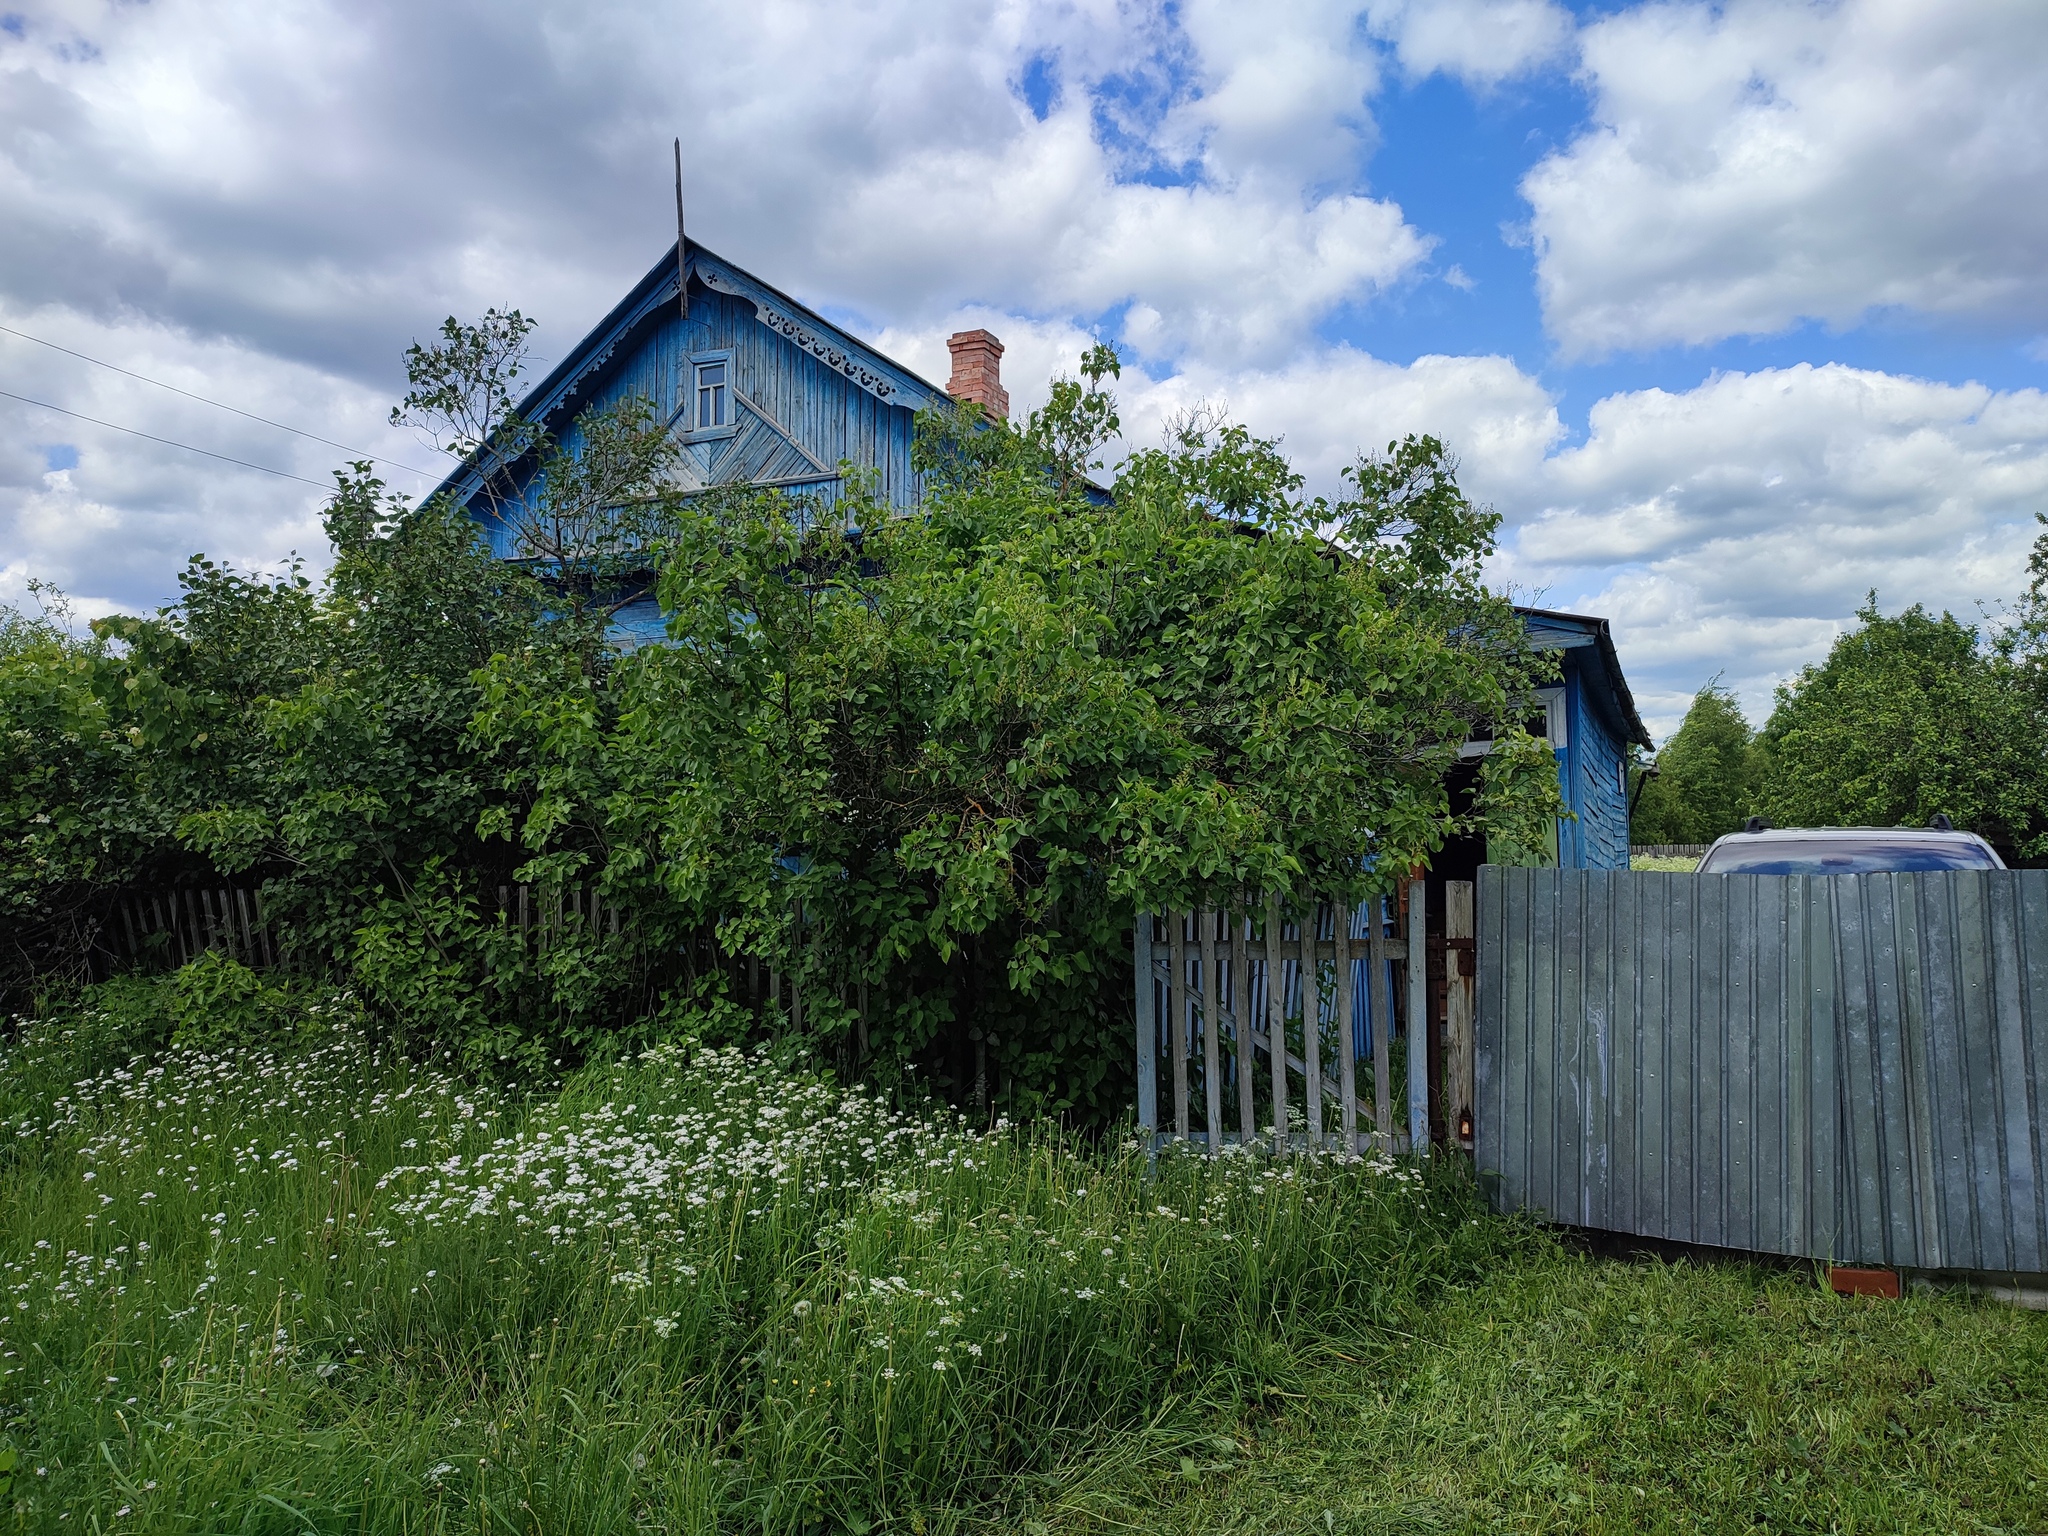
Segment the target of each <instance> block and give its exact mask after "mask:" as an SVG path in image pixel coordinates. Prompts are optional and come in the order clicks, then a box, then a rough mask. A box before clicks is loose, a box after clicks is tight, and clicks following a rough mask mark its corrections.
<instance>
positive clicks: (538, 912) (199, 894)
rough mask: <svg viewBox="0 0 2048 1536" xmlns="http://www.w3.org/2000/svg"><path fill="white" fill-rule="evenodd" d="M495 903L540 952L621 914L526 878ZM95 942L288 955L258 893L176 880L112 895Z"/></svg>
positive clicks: (145, 953) (160, 950)
mask: <svg viewBox="0 0 2048 1536" xmlns="http://www.w3.org/2000/svg"><path fill="white" fill-rule="evenodd" d="M497 897H498V910H499V911H500V912H502V913H504V914H505V917H506V919H507V921H508V922H509V923H510V924H511V926H513V927H514V928H517V929H518V930H519V931H520V932H521V933H522V934H527V935H529V936H531V938H532V940H533V942H534V944H535V946H536V948H537V950H538V951H539V952H541V953H545V952H546V951H547V950H549V949H551V948H553V947H554V945H555V943H556V942H557V941H558V939H559V938H560V936H561V935H562V934H564V933H566V932H568V931H569V930H570V928H571V927H572V925H573V926H579V927H583V928H585V929H586V930H596V931H599V932H606V933H611V934H617V933H618V932H619V929H620V926H621V923H622V915H621V913H620V910H619V908H618V906H617V905H616V904H614V903H607V902H605V901H604V900H603V899H602V898H601V897H599V895H598V894H597V892H596V891H591V890H569V891H564V892H561V893H559V894H558V895H555V896H553V897H543V896H541V895H540V894H539V893H537V892H536V891H535V890H534V888H533V887H532V886H528V885H501V886H499V887H498V888H497ZM101 942H102V944H103V945H105V946H106V947H107V948H108V949H109V950H111V951H112V954H113V957H114V958H115V959H117V960H121V961H128V962H135V961H155V962H157V963H160V964H165V965H185V964H188V963H189V962H191V961H193V960H195V959H197V958H198V957H199V956H200V955H203V954H205V953H206V952H207V951H209V950H215V951H219V952H220V953H222V954H226V955H229V956H231V957H233V958H234V959H236V960H239V961H241V962H242V964H244V965H248V966H260V967H275V966H285V965H289V964H290V960H291V957H290V956H289V955H288V954H287V953H286V952H285V948H284V946H282V945H281V944H280V943H279V942H278V937H277V934H276V931H275V930H274V929H273V928H272V926H271V924H270V922H269V921H268V919H267V917H266V915H265V913H264V910H263V898H262V894H261V893H260V892H257V891H253V890H247V889H237V888H232V887H230V888H226V889H218V888H215V889H209V888H205V887H200V886H182V887H178V888H175V889H171V890H165V891H152V892H129V893H126V894H123V895H120V896H117V897H115V898H114V900H113V902H112V904H111V906H110V907H109V908H108V909H107V916H106V919H105V921H104V924H103V926H102V928H101Z"/></svg>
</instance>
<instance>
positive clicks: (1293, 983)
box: [1133, 881, 1429, 1154]
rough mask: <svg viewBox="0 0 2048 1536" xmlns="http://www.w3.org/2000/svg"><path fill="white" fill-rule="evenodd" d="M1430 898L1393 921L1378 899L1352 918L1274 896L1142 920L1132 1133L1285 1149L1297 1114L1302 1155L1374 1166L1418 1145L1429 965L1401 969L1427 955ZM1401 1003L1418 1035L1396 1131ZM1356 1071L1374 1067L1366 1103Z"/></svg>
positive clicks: (1419, 899)
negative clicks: (1370, 1157)
mask: <svg viewBox="0 0 2048 1536" xmlns="http://www.w3.org/2000/svg"><path fill="white" fill-rule="evenodd" d="M1424 891H1425V887H1424V884H1423V882H1421V881H1415V882H1414V883H1412V884H1411V885H1409V886H1408V887H1407V891H1406V896H1407V900H1406V902H1405V903H1403V904H1402V905H1403V907H1404V908H1405V911H1403V912H1396V911H1390V910H1389V904H1388V903H1386V902H1385V901H1382V900H1374V901H1370V902H1367V903H1365V904H1363V905H1360V906H1356V907H1351V906H1346V905H1343V904H1333V903H1331V902H1328V901H1318V900H1311V901H1302V902H1287V901H1284V900H1283V899H1282V898H1281V897H1279V896H1277V895H1274V896H1268V897H1266V898H1264V899H1263V900H1256V901H1252V902H1246V903H1244V904H1242V906H1240V907H1238V908H1236V909H1231V910H1223V909H1203V910H1196V911H1187V912H1171V913H1166V914H1163V915H1159V914H1154V915H1148V916H1143V917H1140V919H1139V920H1138V922H1137V924H1136V925H1135V930H1134V943H1133V948H1134V955H1133V958H1134V960H1135V962H1136V967H1137V999H1136V1001H1137V1047H1138V1121H1139V1124H1140V1126H1141V1127H1142V1128H1143V1130H1144V1132H1145V1134H1146V1135H1147V1136H1148V1137H1149V1138H1150V1139H1151V1140H1152V1142H1153V1144H1154V1145H1165V1144H1167V1143H1169V1142H1173V1141H1188V1142H1196V1143H1199V1144H1201V1145H1203V1146H1204V1147H1206V1148H1207V1149H1209V1150H1210V1151H1212V1152H1213V1151H1216V1150H1219V1149H1220V1148H1222V1147H1224V1146H1227V1145H1231V1144H1239V1145H1253V1144H1260V1143H1264V1144H1270V1145H1271V1146H1272V1148H1273V1149H1274V1150H1276V1151H1285V1150H1287V1149H1288V1147H1289V1146H1290V1144H1291V1142H1292V1140H1293V1138H1294V1137H1295V1135H1296V1130H1295V1128H1294V1126H1293V1125H1292V1124H1291V1123H1290V1122H1291V1120H1292V1112H1293V1111H1294V1110H1295V1109H1296V1108H1297V1107H1298V1108H1299V1109H1300V1112H1301V1120H1300V1132H1299V1134H1300V1137H1301V1140H1302V1142H1303V1143H1305V1144H1306V1145H1307V1146H1309V1147H1333V1148H1337V1149H1345V1148H1348V1149H1350V1150H1351V1151H1353V1152H1361V1153H1362V1152H1378V1153H1383V1154H1384V1153H1394V1152H1401V1151H1406V1150H1408V1149H1409V1148H1410V1147H1424V1146H1427V1145H1428V1144H1429V1051H1428V1041H1427V1029H1426V1027H1424V1026H1423V1025H1422V1021H1424V1020H1426V1018H1427V1016H1428V1000H1427V992H1426V988H1427V985H1428V980H1427V968H1426V966H1424V965H1422V964H1419V963H1418V964H1413V965H1411V964H1409V963H1408V959H1409V956H1410V955H1411V954H1413V955H1415V956H1418V957H1420V956H1421V955H1422V954H1423V953H1424V951H1425V947H1426V940H1425V937H1424V935H1425V932H1426V911H1425V896H1424ZM1404 918H1405V924H1404V922H1403V919H1404ZM1403 929H1404V930H1405V931H1397V930H1403ZM1397 971H1398V972H1399V979H1398V981H1397V978H1396V973H1397ZM1397 991H1398V992H1399V993H1400V994H1401V995H1402V996H1403V997H1404V999H1405V1009H1404V1011H1405V1015H1406V1018H1407V1019H1409V1020H1413V1021H1416V1022H1417V1026H1418V1027H1416V1028H1414V1029H1412V1030H1411V1031H1408V1038H1409V1040H1410V1049H1409V1051H1408V1063H1407V1072H1406V1079H1405V1086H1406V1089H1407V1100H1408V1114H1407V1125H1406V1126H1405V1127H1402V1126H1399V1125H1397V1124H1396V1123H1395V1106H1394V1083H1393V1053H1392V1050H1391V1044H1392V1041H1393V1039H1394V1036H1395V1033H1396V1022H1397V1021H1396V1011H1395V1006H1394V998H1395V996H1396V993H1397ZM1361 1005H1365V1006H1361ZM1262 1025H1263V1027H1261V1026H1262ZM1262 1053H1263V1055H1264V1057H1265V1060H1264V1063H1263V1065H1262V1064H1261V1062H1260V1061H1259V1057H1260V1055H1261V1054H1262ZM1361 1061H1369V1062H1370V1066H1371V1076H1372V1098H1371V1100H1370V1101H1369V1102H1368V1101H1367V1100H1365V1099H1362V1098H1360V1097H1359V1091H1358V1090H1359V1083H1358V1078H1359V1067H1360V1063H1361ZM1333 1078H1334V1082H1333V1081H1332V1079H1333ZM1162 1079H1164V1080H1165V1084H1166V1085H1167V1087H1168V1092H1169V1094H1170V1103H1169V1106H1168V1111H1169V1121H1170V1123H1169V1124H1167V1125H1165V1126H1162V1124H1161V1119H1160V1113H1159V1089H1160V1087H1161V1086H1162ZM1297 1083H1298V1084H1299V1085H1300V1086H1299V1091H1298V1094H1297V1090H1296V1086H1295V1085H1296V1084H1297ZM1233 1120H1234V1121H1235V1123H1236V1129H1235V1130H1232V1129H1231V1122H1232V1121H1233ZM1362 1127H1363V1128H1362Z"/></svg>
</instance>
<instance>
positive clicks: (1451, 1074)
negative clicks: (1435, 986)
mask: <svg viewBox="0 0 2048 1536" xmlns="http://www.w3.org/2000/svg"><path fill="white" fill-rule="evenodd" d="M1473 926H1474V924H1473V916H1472V882H1471V881H1470V880H1447V881H1445V882H1444V1119H1445V1120H1446V1122H1448V1123H1447V1124H1446V1126H1445V1130H1446V1131H1447V1132H1448V1133H1449V1135H1450V1136H1452V1137H1455V1138H1456V1139H1457V1140H1458V1141H1459V1142H1460V1143H1461V1144H1462V1145H1463V1146H1464V1147H1465V1148H1466V1149H1467V1150H1468V1151H1469V1150H1470V1149H1471V1146H1472V1135H1471V1130H1470V1127H1471V1124H1472V1117H1473V1115H1474V1114H1475V1113H1476V1108H1475V1106H1476V1104H1477V1102H1478V1094H1477V1091H1476V1089H1475V1086H1474V1082H1473V1065H1474V1054H1473V1040H1472V1022H1473V987H1474V985H1475V982H1476V977H1475V975H1474V972H1476V971H1477V970H1478V966H1477V965H1475V964H1474V958H1475V957H1474V954H1473Z"/></svg>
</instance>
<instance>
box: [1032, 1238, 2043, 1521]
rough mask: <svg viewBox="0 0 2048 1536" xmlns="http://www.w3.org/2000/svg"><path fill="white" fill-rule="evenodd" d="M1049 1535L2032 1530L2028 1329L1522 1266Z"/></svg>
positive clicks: (1908, 1307)
mask: <svg viewBox="0 0 2048 1536" xmlns="http://www.w3.org/2000/svg"><path fill="white" fill-rule="evenodd" d="M1298 1393H1299V1395H1297V1396H1290V1397H1286V1398H1278V1397H1276V1398H1274V1399H1272V1400H1270V1402H1269V1404H1268V1406H1267V1408H1266V1410H1265V1411H1261V1412H1257V1413H1252V1414H1243V1415H1239V1416H1237V1417H1236V1418H1235V1419H1233V1420H1231V1421H1229V1422H1228V1423H1225V1421H1223V1420H1222V1419H1220V1418H1219V1420H1218V1421H1217V1426H1216V1435H1217V1442H1218V1444H1223V1443H1228V1444H1231V1445H1232V1446H1233V1447H1235V1449H1234V1450H1233V1452H1232V1453H1231V1454H1228V1455H1222V1454H1211V1455H1207V1456H1204V1457H1203V1458H1201V1459H1200V1460H1199V1461H1191V1462H1190V1463H1188V1464H1187V1465H1182V1464H1180V1463H1179V1462H1178V1461H1176V1460H1175V1459H1173V1458H1169V1457H1165V1456H1161V1457H1157V1458H1154V1459H1153V1460H1152V1461H1151V1462H1149V1463H1147V1464H1146V1465H1145V1466H1144V1467H1143V1468H1142V1469H1137V1468H1133V1469H1132V1470H1131V1471H1129V1472H1128V1473H1126V1474H1125V1475H1123V1476H1121V1477H1119V1478H1113V1479H1110V1480H1107V1481H1106V1482H1104V1483H1101V1484H1097V1485H1091V1486H1089V1487H1087V1488H1086V1489H1076V1490H1075V1491H1074V1493H1072V1494H1071V1495H1068V1496H1067V1500H1066V1505H1067V1507H1066V1509H1065V1511H1064V1515H1063V1518H1062V1519H1060V1520H1056V1521H1053V1522H1051V1523H1052V1524H1053V1525H1054V1526H1055V1527H1056V1528H1058V1529H1061V1530H1069V1529H1071V1530H1075V1531H1081V1530H1127V1529H1144V1530H1151V1531H1161V1532H1190V1533H1192V1532H1198V1531H1260V1532H1274V1533H1283V1532H1286V1533H1295V1532H1298V1533H1312V1532H1326V1533H1330V1532H1334V1533H1357V1536H1365V1533H1387V1536H1392V1533H1408V1532H1414V1533H1422V1532H1475V1533H1476V1532H1493V1531H1517V1532H1599V1533H1617V1536H1618V1533H1622V1532H1638V1531H1653V1532H1654V1531H1672V1532H1750V1531H1787V1532H1790V1531H1800V1532H1809V1531H1810V1532H1816V1533H1822V1532H1842V1533H1848V1532H1857V1533H1867V1532H1994V1531H2043V1530H2048V1316H2043V1315H2042V1314H2039V1313H2027V1312H2020V1311H2015V1310H2013V1309H2010V1308H2007V1307H2003V1306H1999V1305H1995V1304H1980V1303H1973V1302H1971V1301H1968V1300H1966V1299H1961V1298H1958V1297H1954V1296H1909V1297H1908V1298H1907V1299H1906V1300H1903V1301H1897V1302H1884V1301H1863V1300H1859V1301H1844V1300H1842V1299H1840V1298H1837V1297H1835V1296H1834V1295H1832V1294H1831V1293H1830V1292H1828V1291H1826V1290H1825V1289H1824V1288H1822V1287H1821V1286H1820V1285H1818V1284H1816V1282H1815V1280H1814V1278H1813V1277H1812V1276H1811V1275H1793V1274H1786V1273H1773V1272H1767V1271H1761V1270H1757V1269H1754V1268H1751V1267H1749V1266H1746V1265H1739V1264H1725V1265H1723V1264H1713V1265H1704V1266H1701V1265H1677V1266H1674V1265H1667V1264H1661V1263H1657V1262H1654V1261H1650V1262H1616V1261H1611V1260H1597V1259H1588V1258H1582V1257H1579V1256H1576V1255H1573V1254H1569V1253H1566V1252H1564V1251H1563V1250H1562V1249H1560V1248H1558V1247H1556V1246H1554V1245H1550V1244H1541V1245H1538V1246H1536V1247H1534V1248H1532V1249H1530V1250H1528V1251H1526V1252H1525V1253H1524V1254H1522V1255H1521V1256H1520V1257H1519V1258H1517V1259H1514V1260H1511V1261H1510V1262H1509V1263H1508V1265H1507V1266H1506V1267H1505V1269H1504V1270H1503V1271H1502V1272H1501V1273H1500V1274H1498V1275H1497V1276H1495V1277H1494V1278H1493V1279H1491V1280H1489V1281H1488V1282H1486V1283H1485V1284H1483V1285H1481V1286H1478V1287H1475V1288H1471V1289H1464V1290H1460V1291H1457V1292H1455V1293H1452V1294H1450V1295H1449V1296H1447V1297H1446V1298H1445V1299H1444V1300H1443V1302H1442V1303H1441V1304H1440V1305H1439V1306H1437V1307H1436V1308H1434V1309H1433V1311H1432V1315H1431V1317H1430V1320H1429V1322H1428V1323H1427V1324H1426V1325H1425V1326H1424V1327H1423V1328H1422V1329H1421V1330H1420V1331H1419V1332H1418V1333H1417V1335H1416V1336H1415V1337H1412V1338H1404V1339H1394V1340H1390V1341H1388V1343H1387V1345H1386V1347H1385V1349H1384V1352H1383V1353H1382V1354H1380V1355H1378V1356H1377V1357H1359V1358H1357V1359H1356V1360H1355V1361H1354V1360H1350V1359H1345V1358H1343V1357H1342V1355H1341V1354H1340V1353H1339V1352H1338V1351H1336V1350H1334V1349H1333V1350H1326V1351H1324V1352H1322V1354H1321V1356H1320V1358H1319V1360H1318V1363H1317V1365H1316V1367H1315V1369H1314V1370H1313V1371H1311V1372H1310V1373H1308V1374H1307V1375H1306V1376H1305V1377H1304V1379H1303V1380H1302V1382H1301V1384H1300V1386H1299V1388H1298Z"/></svg>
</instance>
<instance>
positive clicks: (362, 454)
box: [0, 325, 441, 480]
mask: <svg viewBox="0 0 2048 1536" xmlns="http://www.w3.org/2000/svg"><path fill="white" fill-rule="evenodd" d="M0 331H5V332H6V333H7V334H8V335H9V336H18V337H20V338H21V339H22V340H23V341H32V342H34V343H35V344H36V345H37V346H39V347H48V348H49V349H50V350H51V351H53V352H62V353H63V354H64V355H65V356H67V357H75V358H77V359H78V360H79V361H80V362H86V363H91V364H92V365H93V366H94V367H96V368H107V369H111V370H112V371H113V372H115V373H118V374H122V375H124V376H125V377H127V378H131V379H136V380H139V381H140V382H141V383H144V384H154V385H155V386H156V387H157V388H158V389H168V390H169V391H170V392H171V393H172V394H174V395H183V396H184V397H185V398H186V399H187V400H197V401H198V402H199V403H200V404H201V405H210V406H212V407H214V408H215V409H216V410H222V411H232V412H233V413H234V414H235V415H237V416H242V417H246V418H247V419H248V420H250V421H260V422H261V423H263V425H264V426H266V427H275V428H277V430H278V431H280V432H289V433H291V434H292V435H293V436H294V437H303V438H306V439H307V440H308V441H310V442H315V443H324V444H326V445H327V446H328V447H329V448H339V449H340V450H341V451H342V452H343V453H352V454H354V455H356V457H358V458H362V459H369V460H371V461H372V462H373V463H377V464H389V465H390V466H391V467H392V468H393V469H402V470H404V471H405V472H406V473H407V474H409V475H418V476H419V477H420V478H421V479H423V480H438V479H440V478H441V476H439V475H437V474H434V473H432V472H430V471H428V470H424V469H414V468H413V467H412V466H411V465H410V464H401V463H399V462H398V460H396V459H387V458H385V457H383V456H382V455H381V454H375V453H370V452H368V451H367V450H365V449H362V448H351V447H350V446H349V445H348V444H347V443H337V442H336V441H335V440H334V439H333V438H331V437H321V436H320V435H319V434H318V433H316V432H304V431H301V430H300V429H299V428H297V427H288V426H286V425H285V424H284V423H283V422H281V421H272V420H271V419H270V418H269V417H268V416H258V415H257V414H256V413H255V412H254V411H245V410H243V409H242V408H241V407H240V406H238V405H229V404H227V403H226V402H225V401H222V400H210V399H208V398H207V397H206V396H205V395H195V394H194V393H193V392H192V391H191V390H189V389H180V388H179V387H178V386H177V385H175V384H166V383H165V382H164V381H163V380H162V379H152V378H151V377H149V375H148V374H144V373H137V372H135V371H134V370H133V369H131V368H123V367H122V366H121V365H120V364H118V363H110V362H108V361H106V360H105V359H104V358H98V357H91V356H88V355H87V354H86V353H84V352H78V351H74V350H73V349H72V348H70V347H63V346H59V345H58V344H57V343H56V342H54V341H45V340H44V339H43V338H42V337H40V336H31V335H29V333H28V332H27V331H17V330H16V329H15V328H14V327H13V326H11V325H0ZM13 398H14V399H17V400H19V399H20V398H22V397H21V396H19V395H16V396H14V397H13ZM31 403H35V402H31ZM50 409H52V410H57V409H59V407H57V406H52V407H50ZM70 414H72V415H76V414H77V413H76V412H71V413H70ZM82 419H86V420H90V418H89V417H88V418H82ZM100 425H102V426H105V425H107V423H105V422H102V423H100ZM114 430H116V431H117V432H118V431H126V430H127V429H126V428H123V427H116V428H115V429H114ZM139 435H140V436H143V437H147V436H148V435H149V434H148V433H146V432H144V433H141V434H139ZM158 441H164V439H158ZM177 446H179V447H184V446H186V445H185V444H182V443H181V444H178V445H177ZM194 451H195V452H200V453H203V452H205V451H206V450H204V449H196V450H194ZM213 457H215V458H217V459H218V458H223V457H225V455H223V454H218V453H217V454H215V455H213ZM231 462H235V463H239V462H240V460H233V461H231ZM259 467H260V466H259ZM292 478H294V479H297V478H298V477H297V476H293V477H292Z"/></svg>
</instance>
